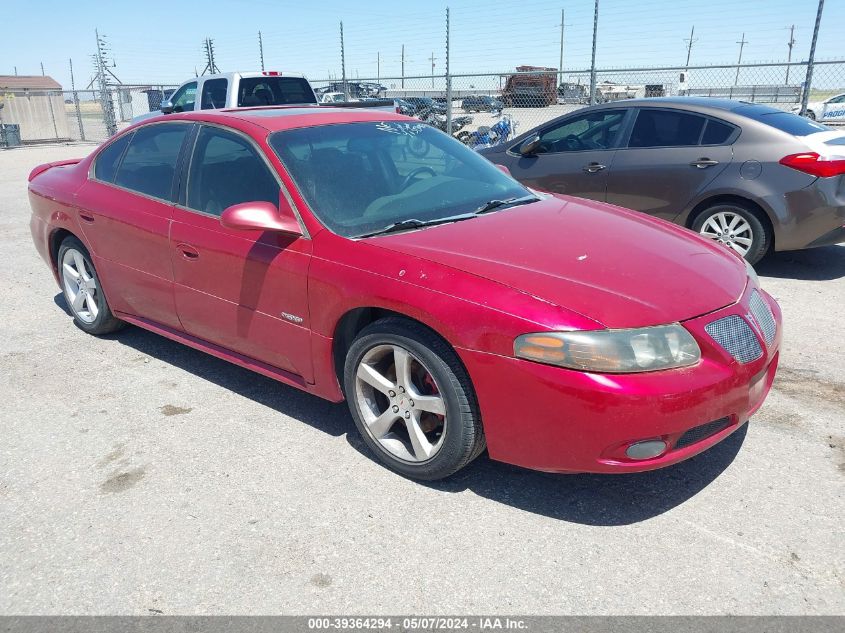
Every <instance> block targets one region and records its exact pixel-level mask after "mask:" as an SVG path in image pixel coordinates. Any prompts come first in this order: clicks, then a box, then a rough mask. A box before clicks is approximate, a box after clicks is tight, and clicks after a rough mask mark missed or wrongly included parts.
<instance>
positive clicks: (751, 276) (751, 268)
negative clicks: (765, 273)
mask: <svg viewBox="0 0 845 633" xmlns="http://www.w3.org/2000/svg"><path fill="white" fill-rule="evenodd" d="M745 270H747V271H748V278H749V279H750V280H751V282H752V283H753V284H754V285H755V286H757V287H758V288H759V287H760V278H759V277H758V276H757V271H756V270H754V266H752V265H751V264H749V263H748V262H747V261H746V262H745Z"/></svg>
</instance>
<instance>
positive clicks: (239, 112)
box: [166, 105, 420, 132]
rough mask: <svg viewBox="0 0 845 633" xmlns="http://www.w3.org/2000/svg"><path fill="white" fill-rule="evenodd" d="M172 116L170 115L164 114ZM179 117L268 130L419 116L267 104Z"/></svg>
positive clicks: (190, 113) (375, 110) (405, 119)
mask: <svg viewBox="0 0 845 633" xmlns="http://www.w3.org/2000/svg"><path fill="white" fill-rule="evenodd" d="M166 116H168V117H173V115H172V114H171V115H166ZM179 118H185V119H194V120H205V121H215V120H217V121H219V120H220V119H236V120H238V121H244V122H248V123H251V124H253V125H256V126H258V127H262V128H264V129H266V130H267V131H269V132H276V131H279V130H287V129H293V128H298V127H309V126H313V125H332V124H336V123H365V122H368V121H413V122H415V123H420V121H419V119H412V118H411V117H406V116H402V115H400V114H394V113H393V112H387V111H385V110H377V109H372V110H370V109H367V108H332V107H327V106H318V105H313V106H267V107H260V108H230V109H228V110H200V111H199V112H189V113H184V114H180V115H179Z"/></svg>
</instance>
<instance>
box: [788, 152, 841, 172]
mask: <svg viewBox="0 0 845 633" xmlns="http://www.w3.org/2000/svg"><path fill="white" fill-rule="evenodd" d="M780 164H781V165H786V166H787V167H791V168H792V169H797V170H798V171H803V172H804V173H805V174H810V175H811V176H818V177H820V178H830V177H831V176H841V175H842V174H845V158H838V157H837V158H827V157H825V156H821V155H819V154H817V153H816V152H802V153H801V154H790V155H789V156H784V157H783V158H781V159H780Z"/></svg>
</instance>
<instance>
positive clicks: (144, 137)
mask: <svg viewBox="0 0 845 633" xmlns="http://www.w3.org/2000/svg"><path fill="white" fill-rule="evenodd" d="M190 127H191V126H190V124H188V123H161V124H158V125H147V126H144V127H140V128H138V129H137V130H136V132H135V134H134V135H133V136H132V141H131V142H130V143H129V147H128V148H127V150H126V154H125V155H124V157H123V162H121V163H120V167H119V168H118V170H117V177H116V178H115V181H114V182H115V184H117V185H120V186H121V187H126V188H127V189H131V190H132V191H137V192H138V193H143V194H146V195H148V196H153V197H155V198H161V199H162V200H170V194H171V188H172V186H173V176H174V174H175V173H176V161H177V159H178V158H179V150H180V149H181V148H182V141H184V139H185V135H186V134H187V133H188V130H189V129H190Z"/></svg>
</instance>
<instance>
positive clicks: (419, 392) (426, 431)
mask: <svg viewBox="0 0 845 633" xmlns="http://www.w3.org/2000/svg"><path fill="white" fill-rule="evenodd" d="M344 387H345V392H346V399H347V402H348V404H349V409H350V411H351V412H352V417H353V419H354V420H355V425H356V426H357V427H358V431H359V432H360V434H361V437H362V438H363V439H364V442H365V443H366V444H367V446H368V447H369V449H370V450H371V451H372V452H373V454H374V455H375V456H376V458H377V459H378V460H379V461H381V462H382V463H383V464H385V465H386V466H387V467H388V468H390V469H391V470H394V471H396V472H398V473H400V474H402V475H404V476H406V477H410V478H413V479H420V480H426V481H431V480H436V479H442V478H443V477H448V476H449V475H451V474H452V473H454V472H455V471H457V470H459V469H460V468H463V467H464V466H466V465H467V464H468V463H469V462H470V461H472V460H473V459H475V458H476V457H477V456H478V455H479V454H480V453H481V452H482V451H483V450H484V448H485V441H484V434H483V432H482V427H481V417H480V415H479V412H478V404H477V402H476V399H475V393H474V391H473V389H472V385H471V384H470V381H469V377H468V376H467V374H466V370H465V369H464V368H463V365H462V364H461V363H460V361H459V360H458V358H457V356H456V355H455V352H454V351H452V349H451V348H450V347H449V345H447V344H446V342H445V341H443V339H441V338H440V337H439V336H437V335H436V334H434V333H433V332H431V331H430V330H428V329H427V328H425V327H423V326H421V325H419V324H416V323H414V322H411V321H407V320H405V319H401V318H395V317H391V318H386V319H382V320H379V321H376V322H375V323H372V324H371V325H369V326H367V327H366V328H364V330H362V331H361V333H360V334H359V335H358V337H357V338H356V339H355V340H354V341H353V343H352V345H351V347H350V349H349V352H348V354H347V357H346V362H345V366H344Z"/></svg>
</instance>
